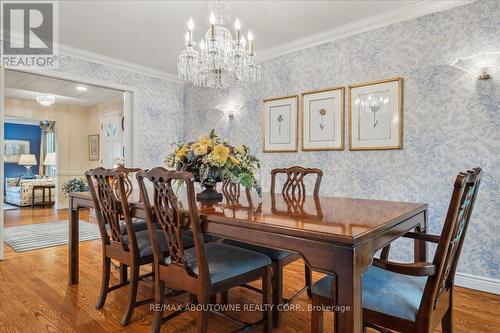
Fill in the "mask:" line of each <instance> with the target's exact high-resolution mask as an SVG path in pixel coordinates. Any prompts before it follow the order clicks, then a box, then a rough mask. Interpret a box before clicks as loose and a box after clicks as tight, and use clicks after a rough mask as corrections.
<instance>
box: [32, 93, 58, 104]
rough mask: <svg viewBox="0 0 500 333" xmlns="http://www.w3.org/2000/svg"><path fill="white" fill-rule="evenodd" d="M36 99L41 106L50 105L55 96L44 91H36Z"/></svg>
mask: <svg viewBox="0 0 500 333" xmlns="http://www.w3.org/2000/svg"><path fill="white" fill-rule="evenodd" d="M36 101H37V102H38V103H40V104H41V105H43V106H50V105H52V104H54V103H55V102H56V96H54V95H49V94H46V93H38V94H37V96H36Z"/></svg>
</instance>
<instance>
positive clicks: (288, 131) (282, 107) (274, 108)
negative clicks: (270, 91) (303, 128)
mask: <svg viewBox="0 0 500 333" xmlns="http://www.w3.org/2000/svg"><path fill="white" fill-rule="evenodd" d="M298 106H299V96H297V95H294V96H286V97H276V98H271V99H265V100H264V110H263V116H264V121H263V123H264V152H289V151H297V134H298V133H297V132H298V127H297V126H298V121H297V118H298Z"/></svg>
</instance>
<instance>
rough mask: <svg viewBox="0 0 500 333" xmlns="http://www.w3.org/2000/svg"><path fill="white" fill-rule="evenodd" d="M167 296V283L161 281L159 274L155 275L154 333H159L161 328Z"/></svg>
mask: <svg viewBox="0 0 500 333" xmlns="http://www.w3.org/2000/svg"><path fill="white" fill-rule="evenodd" d="M164 295H165V282H164V281H162V280H160V277H159V275H158V274H155V307H159V309H155V310H156V311H155V313H154V316H153V323H152V325H151V332H152V333H159V332H160V328H161V322H162V318H163V298H164Z"/></svg>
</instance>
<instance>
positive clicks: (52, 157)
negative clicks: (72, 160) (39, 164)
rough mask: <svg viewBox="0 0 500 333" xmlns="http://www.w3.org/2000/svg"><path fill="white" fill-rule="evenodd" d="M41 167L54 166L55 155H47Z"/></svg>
mask: <svg viewBox="0 0 500 333" xmlns="http://www.w3.org/2000/svg"><path fill="white" fill-rule="evenodd" d="M43 165H56V153H47V155H46V156H45V160H44V161H43Z"/></svg>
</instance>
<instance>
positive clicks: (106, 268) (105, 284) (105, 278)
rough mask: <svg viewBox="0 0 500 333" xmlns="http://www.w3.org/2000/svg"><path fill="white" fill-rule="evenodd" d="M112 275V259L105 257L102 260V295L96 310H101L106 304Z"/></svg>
mask: <svg viewBox="0 0 500 333" xmlns="http://www.w3.org/2000/svg"><path fill="white" fill-rule="evenodd" d="M110 275H111V259H109V257H106V256H104V257H103V259H102V277H101V293H100V295H99V299H98V300H97V304H96V306H95V307H96V309H101V308H102V307H103V306H104V303H106V297H107V296H108V288H109V277H110Z"/></svg>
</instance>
